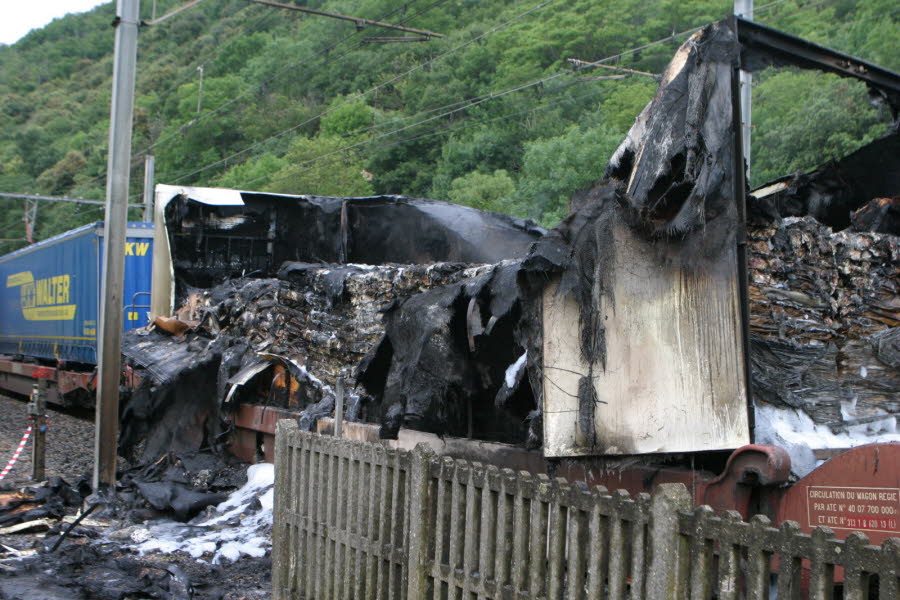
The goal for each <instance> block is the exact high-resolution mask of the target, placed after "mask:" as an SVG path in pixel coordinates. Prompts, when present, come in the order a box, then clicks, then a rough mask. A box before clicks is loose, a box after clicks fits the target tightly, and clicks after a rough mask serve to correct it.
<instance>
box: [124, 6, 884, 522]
mask: <svg viewBox="0 0 900 600" xmlns="http://www.w3.org/2000/svg"><path fill="white" fill-rule="evenodd" d="M770 64H779V65H783V64H794V65H798V66H801V67H805V68H818V69H822V70H825V71H829V72H833V73H837V74H838V75H842V76H847V77H853V78H856V79H858V80H861V81H863V82H864V83H865V84H866V85H868V86H869V87H870V89H871V90H872V94H873V97H875V98H878V99H880V100H881V101H883V102H885V103H886V104H887V105H888V106H889V107H890V109H891V113H892V115H893V117H894V118H896V116H897V108H898V107H900V101H898V98H900V76H898V75H897V74H895V73H892V72H890V71H886V70H884V69H880V68H879V67H877V66H875V65H871V64H868V63H865V62H863V61H860V60H858V59H855V58H853V57H849V56H845V55H842V54H839V53H836V52H834V51H832V50H829V49H826V48H822V47H819V46H815V45H813V44H810V43H808V42H805V41H803V40H799V39H797V38H793V37H791V36H787V35H785V34H782V33H780V32H777V31H774V30H771V29H768V28H765V27H762V26H759V25H756V24H753V23H749V22H746V21H743V20H740V19H733V20H731V21H728V22H722V23H718V24H715V25H712V26H710V27H708V28H706V29H704V30H702V31H701V32H698V33H697V34H696V35H695V36H693V37H692V38H691V39H690V40H688V41H687V42H686V43H685V44H684V45H683V46H682V47H681V48H680V49H679V50H678V53H677V54H676V57H675V60H673V61H672V63H671V64H670V65H669V67H668V68H667V70H666V72H665V74H664V76H663V78H662V81H661V84H660V87H659V90H658V92H657V94H656V97H655V98H654V100H653V101H652V102H651V103H650V104H649V105H648V106H647V108H646V109H645V110H644V111H643V112H642V113H641V115H639V116H638V118H637V120H636V122H635V125H634V127H633V128H632V130H631V131H630V132H629V134H628V136H627V138H626V139H625V141H624V142H623V143H622V145H621V146H620V148H619V150H618V151H617V152H616V153H615V155H614V157H613V159H612V161H611V162H610V164H609V166H608V169H607V176H606V178H605V179H604V180H602V181H599V182H597V183H596V184H595V185H594V186H593V187H592V188H591V189H590V190H588V191H586V192H585V193H583V194H579V195H578V196H577V197H576V198H575V199H573V202H572V212H571V214H570V215H569V216H568V217H567V218H566V219H564V220H563V221H562V222H561V223H560V224H559V225H558V226H557V227H555V228H554V229H552V230H550V231H549V232H546V235H543V232H541V231H539V230H537V229H536V228H534V227H533V226H531V225H529V224H527V223H523V222H520V221H516V220H513V219H509V218H507V217H501V216H499V215H490V214H485V213H479V212H478V211H471V209H464V208H461V207H453V206H452V205H447V204H443V203H435V202H431V201H425V200H414V199H406V198H398V197H380V198H357V199H333V198H319V197H311V196H278V195H266V194H254V193H248V192H235V191H223V190H207V189H202V188H165V187H161V188H160V191H159V192H158V194H160V193H161V194H163V197H160V198H159V199H160V200H161V201H160V202H159V203H158V207H157V215H158V217H159V219H160V222H165V223H166V229H165V230H162V229H160V230H158V231H157V239H156V248H157V250H158V251H159V252H161V253H164V254H163V259H162V261H161V262H163V263H165V264H171V265H172V269H173V270H172V272H171V273H169V275H168V276H167V277H165V278H164V279H165V281H164V282H163V283H164V285H160V286H157V285H154V309H155V311H156V314H157V315H159V316H161V317H166V316H168V315H171V314H172V313H173V312H174V314H175V316H174V318H168V319H167V318H162V319H158V320H157V329H156V330H154V331H148V332H136V333H133V334H131V335H129V336H128V341H127V342H126V348H125V350H124V352H125V354H126V356H127V357H128V358H129V359H130V360H131V362H132V364H133V366H134V367H135V368H136V369H138V370H143V371H144V372H146V373H148V374H149V376H148V377H146V378H145V380H144V382H143V383H142V385H141V386H140V387H139V388H138V389H137V390H136V391H135V393H134V394H133V395H132V397H131V398H129V399H128V401H127V403H126V407H125V409H124V410H125V413H124V414H123V419H124V421H125V422H124V426H123V440H122V443H123V445H124V446H126V447H134V445H135V444H136V443H137V442H138V441H139V440H146V442H145V443H146V445H145V446H138V447H136V449H137V450H139V451H140V452H142V453H144V455H145V457H147V458H151V457H154V458H155V456H154V454H156V455H157V456H158V453H159V452H161V451H163V450H164V449H167V448H170V447H172V446H173V445H185V446H193V447H196V446H197V445H201V444H207V443H211V444H217V443H221V442H224V441H225V440H230V447H231V449H232V450H233V451H235V452H236V453H238V454H239V455H241V456H243V457H245V458H248V459H252V458H254V457H262V456H271V451H272V443H271V436H272V434H273V433H274V427H275V422H276V421H277V420H278V419H280V418H293V419H298V420H299V421H300V424H301V426H303V427H304V428H307V429H318V430H321V431H325V430H328V429H330V428H331V427H332V423H333V422H332V420H331V419H332V415H333V414H334V413H335V412H336V411H335V408H337V407H340V408H341V409H342V411H343V418H344V420H345V422H344V423H343V435H345V436H356V437H359V438H362V439H373V440H374V439H379V438H381V439H383V440H385V443H387V444H390V445H394V446H401V447H408V446H410V445H413V444H415V443H418V442H420V441H425V442H427V443H430V444H432V445H434V446H435V447H437V448H438V449H440V450H441V451H442V452H443V453H445V454H449V455H457V456H462V457H466V458H475V459H477V460H485V461H490V462H492V463H495V464H497V463H500V464H503V465H505V466H510V467H515V468H523V469H529V470H532V471H535V472H541V473H555V474H559V475H566V476H567V477H569V478H570V479H573V480H581V481H587V482H588V483H591V484H602V485H606V486H607V487H609V488H611V489H614V488H626V489H629V490H630V491H632V492H641V491H646V490H649V489H650V488H652V487H653V486H654V485H656V484H658V483H663V482H683V483H685V484H686V485H687V486H688V488H689V489H690V490H692V492H693V494H694V498H695V500H696V501H697V503H704V504H710V505H712V506H713V507H715V508H717V509H726V508H728V509H737V510H739V511H741V512H742V514H743V515H744V516H745V517H746V516H749V515H751V514H754V513H764V514H768V515H769V516H770V517H772V518H773V519H774V520H776V521H782V520H785V519H793V520H797V521H800V522H801V524H802V525H803V527H805V528H807V529H808V528H810V527H813V526H815V525H820V524H824V525H829V526H832V527H833V528H835V530H836V531H838V533H839V534H841V535H846V534H847V533H848V532H849V531H851V530H853V529H862V530H865V531H867V532H868V533H869V534H870V536H871V538H872V539H873V540H882V539H884V538H886V537H889V536H891V535H896V534H897V533H900V529H898V522H897V520H896V519H894V518H892V517H891V516H890V515H892V514H897V513H898V512H900V506H897V505H894V504H891V505H887V504H879V502H881V501H880V500H879V501H878V502H875V503H868V504H865V506H864V509H863V510H866V511H876V512H877V513H878V515H879V517H878V518H877V519H871V520H866V521H865V522H860V521H859V520H858V519H856V518H855V517H854V518H853V519H852V520H851V517H850V516H849V515H848V514H838V513H836V512H835V511H833V510H831V509H830V508H828V504H823V503H821V502H818V501H816V498H821V497H822V496H821V495H816V494H819V492H820V491H821V490H822V489H823V488H825V489H826V492H827V489H830V488H836V487H842V488H854V489H856V490H857V491H859V492H861V493H862V495H863V496H866V493H867V491H871V490H872V489H875V488H883V489H888V490H900V480H898V477H900V444H898V443H895V442H896V441H898V440H900V438H898V436H897V434H896V415H897V413H898V410H900V407H898V404H897V402H898V400H897V399H898V393H900V381H898V377H900V375H898V373H900V362H898V356H900V333H898V332H900V329H898V327H900V305H898V300H897V299H898V297H900V290H898V285H900V278H898V277H897V275H898V266H900V265H898V261H900V243H898V237H897V234H898V231H897V230H896V228H893V229H892V228H891V227H892V226H891V223H896V216H895V215H896V197H897V196H898V194H900V185H898V173H900V153H897V152H896V151H891V150H890V149H892V148H893V149H896V147H897V143H898V142H897V140H898V135H900V132H898V128H897V125H896V124H894V125H893V127H892V128H891V129H890V131H889V132H888V133H887V134H886V135H885V136H884V137H883V138H881V139H879V140H876V141H875V142H873V143H872V144H870V145H868V146H866V147H863V148H861V149H860V150H858V151H857V152H856V153H854V154H851V155H850V156H848V157H845V158H844V159H841V160H838V161H834V162H833V163H831V164H829V165H826V166H824V167H822V168H820V169H817V170H815V171H813V172H811V173H806V174H800V175H793V176H791V177H789V178H786V179H783V180H779V181H778V182H774V183H773V184H771V185H768V186H765V187H763V188H762V189H760V190H757V191H755V192H753V193H752V194H751V193H750V191H749V190H748V188H747V180H746V171H745V161H744V159H743V156H742V152H743V145H742V140H741V128H740V123H741V113H740V104H739V102H738V95H737V90H738V87H739V86H738V80H739V76H738V73H739V70H740V69H746V70H751V71H752V70H755V69H758V68H762V67H763V66H765V65H770ZM885 149H887V150H885ZM869 169H874V170H875V171H877V173H875V174H872V175H870V174H869V173H868V172H867V171H868V170H869ZM892 215H894V216H892ZM408 219H412V220H408ZM892 219H893V220H892ZM166 285H168V287H166ZM175 308H178V310H177V311H175V310H174V309H175ZM173 334H174V335H173ZM204 390H205V391H204ZM210 390H212V391H210ZM338 412H340V411H338ZM220 414H222V415H226V416H225V419H224V420H220V419H218V418H217V416H218V415H220ZM861 442H877V443H872V444H864V445H860V444H861ZM854 446H856V447H854ZM851 448H853V449H851ZM823 461H825V462H824V464H823ZM887 497H888V498H896V497H897V496H895V495H894V496H892V495H890V494H888V496H887ZM885 502H890V500H886V501H885ZM891 511H894V512H891ZM882 516H884V518H882Z"/></svg>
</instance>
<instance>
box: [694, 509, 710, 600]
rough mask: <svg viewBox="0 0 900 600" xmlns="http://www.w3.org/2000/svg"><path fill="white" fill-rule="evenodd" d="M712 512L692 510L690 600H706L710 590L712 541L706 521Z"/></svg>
mask: <svg viewBox="0 0 900 600" xmlns="http://www.w3.org/2000/svg"><path fill="white" fill-rule="evenodd" d="M712 514H713V510H712V509H711V508H710V507H708V506H698V507H697V508H695V509H694V512H693V517H694V522H693V525H694V530H693V532H692V534H693V535H692V536H691V549H690V565H691V592H690V599H691V600H708V598H709V597H710V596H711V589H712V541H711V539H710V532H709V528H708V525H707V523H708V521H709V519H710V517H712Z"/></svg>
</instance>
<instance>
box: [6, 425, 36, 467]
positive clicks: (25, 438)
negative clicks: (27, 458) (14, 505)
mask: <svg viewBox="0 0 900 600" xmlns="http://www.w3.org/2000/svg"><path fill="white" fill-rule="evenodd" d="M30 436H31V425H29V426H28V429H26V430H25V435H23V436H22V441H21V442H19V447H18V448H16V451H15V452H14V453H13V456H12V458H11V459H9V462H8V463H6V468H5V469H3V471H2V472H0V480H2V479H3V478H4V477H6V475H7V474H8V473H9V472H10V471H12V468H13V466H14V465H15V464H16V461H17V460H19V455H20V454H22V450H24V449H25V444H27V443H28V438H29V437H30Z"/></svg>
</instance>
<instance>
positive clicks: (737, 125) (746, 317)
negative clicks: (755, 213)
mask: <svg viewBox="0 0 900 600" xmlns="http://www.w3.org/2000/svg"><path fill="white" fill-rule="evenodd" d="M738 27H740V25H739V24H738V23H737V20H736V19H735V20H734V28H735V29H734V33H735V35H737V33H738V31H737V28H738ZM735 43H737V42H735ZM739 90H740V71H739V70H738V69H737V68H734V69H732V70H731V128H732V132H733V135H732V148H731V153H732V155H733V159H734V164H733V166H732V180H733V184H734V202H735V206H736V208H737V227H736V228H735V232H736V233H735V236H736V238H737V239H736V240H735V241H736V244H737V272H738V301H739V302H740V305H741V307H740V308H741V338H742V339H741V353H742V354H743V357H742V358H743V361H742V362H743V364H744V390H745V397H746V398H745V400H746V404H747V424H748V425H749V427H750V442H751V443H753V442H754V441H755V440H756V408H755V406H754V404H753V382H752V381H751V375H752V372H751V369H750V272H749V269H748V268H747V182H748V179H747V170H746V169H745V163H744V145H743V136H742V135H741V134H742V133H743V128H742V127H741V118H742V117H741V115H742V114H743V111H742V109H741V103H740V100H739V94H740V92H739Z"/></svg>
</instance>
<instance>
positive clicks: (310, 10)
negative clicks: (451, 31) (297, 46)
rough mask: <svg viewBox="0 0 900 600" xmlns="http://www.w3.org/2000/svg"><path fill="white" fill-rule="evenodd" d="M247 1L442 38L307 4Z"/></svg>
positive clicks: (410, 28)
mask: <svg viewBox="0 0 900 600" xmlns="http://www.w3.org/2000/svg"><path fill="white" fill-rule="evenodd" d="M246 1H247V2H253V3H254V4H263V5H265V6H273V7H275V8H284V9H287V10H296V11H299V12H303V13H307V14H311V15H317V16H320V17H328V18H331V19H340V20H342V21H350V22H351V23H354V24H356V27H357V28H358V29H361V28H362V27H364V26H366V25H368V26H371V27H381V28H383V29H395V30H397V31H405V32H407V33H418V34H419V35H424V36H427V37H437V38H442V37H444V35H443V34H442V33H435V32H433V31H427V30H425V29H415V28H412V27H406V26H404V25H397V24H394V23H384V22H382V21H373V20H372V19H365V18H362V17H351V16H349V15H341V14H338V13H332V12H326V11H324V10H319V9H316V8H309V7H308V6H299V5H296V4H285V3H284V2H276V1H275V0H246Z"/></svg>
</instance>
